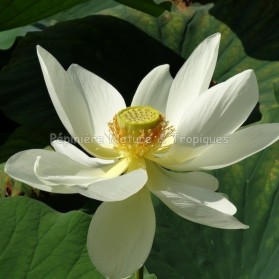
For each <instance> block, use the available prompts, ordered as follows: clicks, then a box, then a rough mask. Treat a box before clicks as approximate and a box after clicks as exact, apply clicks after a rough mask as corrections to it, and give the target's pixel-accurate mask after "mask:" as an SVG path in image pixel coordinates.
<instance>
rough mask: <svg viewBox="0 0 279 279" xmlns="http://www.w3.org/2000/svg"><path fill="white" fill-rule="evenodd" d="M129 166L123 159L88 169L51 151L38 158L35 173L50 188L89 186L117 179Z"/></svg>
mask: <svg viewBox="0 0 279 279" xmlns="http://www.w3.org/2000/svg"><path fill="white" fill-rule="evenodd" d="M118 165H119V166H121V167H118ZM115 166H117V167H116V168H115ZM127 166H128V162H127V160H126V159H123V160H122V161H120V162H117V163H115V164H110V165H103V166H102V167H87V166H84V165H82V164H80V163H78V162H76V161H74V160H72V159H70V158H68V157H67V156H65V155H63V154H60V153H58V152H52V151H49V152H48V153H45V154H43V155H42V156H38V157H37V159H36V162H35V165H34V173H35V175H36V176H37V178H38V179H39V180H41V181H42V182H43V183H45V184H48V185H50V186H54V185H57V184H58V185H60V184H62V185H67V186H75V185H80V186H87V185H90V184H92V183H94V182H96V181H99V180H103V179H107V178H111V177H116V176H118V175H120V174H121V173H123V172H124V171H125V169H126V168H127Z"/></svg>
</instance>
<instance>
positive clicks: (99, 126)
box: [67, 64, 126, 148]
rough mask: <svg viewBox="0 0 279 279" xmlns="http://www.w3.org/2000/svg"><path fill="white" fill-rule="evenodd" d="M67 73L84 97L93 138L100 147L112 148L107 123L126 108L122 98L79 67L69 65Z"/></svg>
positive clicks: (99, 79)
mask: <svg viewBox="0 0 279 279" xmlns="http://www.w3.org/2000/svg"><path fill="white" fill-rule="evenodd" d="M67 72H68V74H69V75H70V77H71V79H72V81H73V82H74V84H75V85H76V87H77V88H78V89H79V92H80V93H81V94H82V95H83V97H84V100H85V103H86V105H87V107H88V111H89V114H90V118H91V122H92V127H93V128H94V130H93V131H92V132H93V136H95V137H96V138H97V139H98V140H99V141H101V143H102V145H104V144H105V145H106V147H110V148H112V147H113V144H112V142H111V140H110V136H109V129H108V123H109V122H110V121H112V119H113V117H114V115H115V114H116V113H117V112H119V111H120V110H121V109H123V108H125V107H126V105H125V101H124V99H123V97H122V96H121V95H120V93H119V92H118V91H117V90H116V89H115V88H114V87H113V86H112V85H111V84H109V83H108V82H107V81H105V80H104V79H102V78H100V77H99V76H97V75H95V74H94V73H91V72H89V71H88V70H86V69H84V68H82V67H81V66H79V65H76V64H73V65H71V66H70V68H69V69H68V70H67Z"/></svg>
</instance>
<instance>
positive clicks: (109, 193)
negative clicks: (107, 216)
mask: <svg viewBox="0 0 279 279" xmlns="http://www.w3.org/2000/svg"><path fill="white" fill-rule="evenodd" d="M146 181H147V173H146V170H144V169H138V170H135V171H132V172H129V173H126V174H123V175H121V176H118V177H115V178H111V179H103V180H99V181H98V180H96V182H94V183H92V184H90V185H88V186H87V187H78V186H74V188H75V189H76V192H77V193H80V194H82V195H84V196H86V197H89V198H92V199H96V200H100V201H121V200H124V199H127V198H128V197H130V196H132V195H134V194H135V193H137V192H138V191H140V189H142V187H143V186H144V185H145V183H146Z"/></svg>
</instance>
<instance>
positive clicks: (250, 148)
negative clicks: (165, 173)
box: [167, 123, 279, 171]
mask: <svg viewBox="0 0 279 279" xmlns="http://www.w3.org/2000/svg"><path fill="white" fill-rule="evenodd" d="M278 139H279V124H277V123H271V124H261V125H255V126H250V127H248V128H243V129H241V130H239V131H236V132H235V133H233V134H232V135H229V136H227V137H224V138H223V143H222V144H212V145H210V146H209V147H208V148H207V149H206V150H205V151H204V152H203V153H201V154H200V155H199V156H197V157H196V158H194V159H193V160H190V161H188V162H184V163H180V164H176V165H168V166H167V167H168V168H170V169H173V170H184V171H185V170H194V169H218V168H223V167H226V166H229V165H232V164H234V163H237V162H239V161H241V160H243V159H245V158H247V157H249V156H251V155H253V154H255V153H257V152H259V151H261V150H263V149H264V148H266V147H268V146H269V145H271V144H272V143H274V142H275V141H277V140H278Z"/></svg>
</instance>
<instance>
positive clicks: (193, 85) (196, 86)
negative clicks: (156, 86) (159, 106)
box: [166, 33, 221, 128]
mask: <svg viewBox="0 0 279 279" xmlns="http://www.w3.org/2000/svg"><path fill="white" fill-rule="evenodd" d="M220 37H221V35H220V33H217V34H214V35H212V36H210V37H208V38H207V39H205V40H204V41H203V42H202V43H201V44H200V45H199V46H198V47H197V48H196V49H195V50H194V52H193V53H192V54H191V56H190V57H189V58H188V59H187V61H186V62H185V64H184V65H183V66H182V68H181V69H180V70H179V72H178V73H177V75H176V76H175V78H174V80H173V83H172V85H171V88H170V93H169V98H168V103H167V109H166V117H167V119H168V120H169V121H170V123H171V125H173V126H174V127H175V128H176V127H178V124H179V122H180V119H181V118H182V116H183V114H184V112H185V111H187V110H188V109H189V108H190V107H191V106H192V103H193V102H194V101H195V100H196V99H197V98H198V97H199V96H200V94H201V93H203V92H204V91H205V90H207V89H208V87H209V84H210V81H211V78H212V75H213V72H214V69H215V65H216V61H217V56H218V49H219V44H220Z"/></svg>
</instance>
